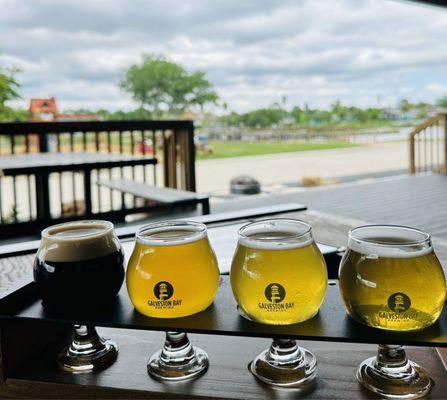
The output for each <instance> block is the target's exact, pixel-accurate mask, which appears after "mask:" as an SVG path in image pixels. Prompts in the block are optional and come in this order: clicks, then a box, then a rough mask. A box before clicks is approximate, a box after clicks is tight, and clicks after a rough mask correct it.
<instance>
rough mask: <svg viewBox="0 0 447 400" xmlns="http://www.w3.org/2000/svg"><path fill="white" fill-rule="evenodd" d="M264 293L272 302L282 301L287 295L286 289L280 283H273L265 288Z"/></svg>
mask: <svg viewBox="0 0 447 400" xmlns="http://www.w3.org/2000/svg"><path fill="white" fill-rule="evenodd" d="M264 294H265V297H266V299H267V300H268V301H270V302H271V303H281V302H282V301H283V300H284V298H285V297H286V289H284V286H282V285H280V284H279V283H271V284H270V285H268V286H267V287H266V288H265V292H264Z"/></svg>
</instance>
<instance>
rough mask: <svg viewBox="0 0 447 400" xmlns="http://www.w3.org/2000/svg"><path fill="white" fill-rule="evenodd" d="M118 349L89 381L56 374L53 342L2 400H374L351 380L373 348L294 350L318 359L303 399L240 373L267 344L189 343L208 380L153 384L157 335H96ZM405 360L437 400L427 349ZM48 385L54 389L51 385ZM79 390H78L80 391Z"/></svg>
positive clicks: (443, 377)
mask: <svg viewBox="0 0 447 400" xmlns="http://www.w3.org/2000/svg"><path fill="white" fill-rule="evenodd" d="M99 331H100V332H102V333H103V334H105V335H106V336H108V337H111V338H113V339H114V340H115V341H116V342H117V343H119V346H120V354H119V357H118V360H117V362H116V363H115V364H114V365H112V366H111V367H110V368H108V369H107V370H104V371H101V372H98V373H94V374H81V375H70V374H65V373H62V372H59V371H57V370H56V366H55V361H54V360H55V356H56V354H57V352H58V350H59V348H60V347H61V346H62V345H63V344H64V342H65V341H66V340H67V339H61V341H60V342H53V344H52V345H51V346H48V347H46V348H45V350H44V351H42V352H39V353H38V354H36V355H35V357H33V358H32V359H31V360H30V361H28V362H27V363H26V364H24V365H23V367H22V368H21V369H19V370H17V371H16V372H15V373H14V375H13V377H11V378H9V379H8V380H7V382H6V385H5V387H4V388H3V391H2V392H1V393H2V395H3V396H4V397H6V398H7V397H9V398H14V396H16V397H19V396H22V395H27V394H28V395H29V393H30V389H31V388H32V394H33V397H34V398H59V397H61V395H63V397H64V398H73V397H77V398H156V399H158V398H225V399H271V398H275V399H291V398H309V399H369V398H376V397H374V396H372V395H370V394H369V393H367V392H365V391H364V390H363V389H361V387H360V385H359V384H358V383H357V381H356V379H355V372H356V369H357V367H358V364H359V363H360V362H361V361H362V360H364V359H365V358H368V357H371V356H374V355H375V353H376V351H377V348H376V346H374V345H350V344H337V345H336V346H334V345H333V344H326V343H322V342H301V343H300V344H301V345H302V346H304V347H306V348H308V349H309V350H311V351H313V352H314V353H315V354H316V356H317V358H318V363H319V366H318V379H317V380H316V385H315V386H314V387H313V388H310V389H308V390H307V391H306V392H304V393H300V392H298V391H296V390H283V389H282V390H277V389H276V390H275V389H272V388H270V387H268V386H265V385H263V384H260V383H259V382H258V381H257V380H256V379H255V378H254V377H253V376H252V375H251V374H250V372H249V371H248V369H247V365H248V363H249V362H250V360H251V359H252V358H253V357H255V356H256V355H257V354H258V353H260V352H261V351H263V350H264V349H266V348H267V347H268V346H269V344H270V341H269V340H267V339H251V338H234V337H225V336H220V337H215V336H209V335H190V339H191V341H192V343H193V344H194V345H197V346H199V347H201V348H203V349H204V350H206V352H207V353H208V355H209V358H210V368H209V370H208V372H207V373H206V374H205V375H204V376H202V377H201V378H200V379H197V380H195V381H193V382H186V383H175V384H173V383H171V384H167V383H160V382H158V381H155V380H153V379H152V378H150V377H149V376H148V375H147V372H146V362H147V359H148V357H149V355H150V354H151V353H152V352H154V351H156V350H158V349H159V348H160V347H161V345H162V343H163V340H164V335H163V334H162V333H158V332H136V331H129V330H120V329H101V330H99ZM408 355H409V356H410V357H411V359H413V360H415V361H417V362H419V363H420V364H422V365H423V366H424V367H425V368H426V369H427V370H428V371H429V372H430V374H431V376H432V377H433V379H434V380H435V382H436V386H435V388H434V390H433V392H432V394H431V398H434V399H445V395H446V393H447V374H446V372H445V370H444V369H443V367H442V365H441V364H440V362H439V360H438V359H437V357H436V355H435V350H434V349H425V348H411V349H408ZM53 383H55V384H56V385H54V384H53ZM80 385H82V386H80Z"/></svg>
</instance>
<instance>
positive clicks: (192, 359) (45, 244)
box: [34, 218, 446, 399]
mask: <svg viewBox="0 0 447 400" xmlns="http://www.w3.org/2000/svg"><path fill="white" fill-rule="evenodd" d="M235 240H236V238H235ZM237 240H238V245H237V248H236V251H235V253H234V256H233V261H232V265H231V272H230V281H231V288H232V291H233V294H234V297H235V299H236V302H237V304H238V312H239V314H240V315H241V317H244V318H247V319H249V320H251V321H253V322H255V323H263V324H272V325H288V324H296V323H301V322H304V321H306V320H309V319H311V318H312V317H314V316H315V315H316V314H317V313H318V310H319V308H320V306H321V304H322V302H323V300H324V297H325V294H326V289H327V280H328V279H327V268H326V264H325V261H324V258H323V256H322V254H321V252H320V251H319V249H318V247H317V245H316V243H315V241H314V238H313V233H312V228H311V226H310V225H309V224H307V223H305V222H303V221H300V220H296V219H286V218H278V219H268V220H263V221H257V222H252V223H249V224H247V225H245V226H243V227H241V228H240V229H239V231H238V238H237ZM124 267H125V266H124V254H123V250H122V247H121V244H120V241H119V239H118V237H117V235H116V233H115V230H114V227H113V224H112V223H110V222H107V221H99V220H91V221H77V222H69V223H64V224H59V225H55V226H52V227H49V228H47V229H45V230H44V231H43V232H42V238H41V243H40V247H39V249H38V251H37V255H36V258H35V264H34V280H35V282H36V284H37V287H38V289H39V291H40V295H41V297H42V301H43V305H44V307H45V308H47V309H49V310H53V309H55V310H62V311H76V312H80V313H82V312H83V311H85V312H88V311H91V310H92V308H94V309H100V308H101V307H103V306H105V305H107V303H110V302H111V301H112V300H113V298H114V297H115V296H116V295H117V294H118V292H119V290H120V287H121V285H122V283H123V281H124V279H126V284H127V291H128V294H129V297H130V300H131V301H132V303H133V305H134V307H135V309H136V310H137V311H138V312H139V313H141V314H143V315H145V316H148V317H154V318H177V317H185V316H188V315H192V314H196V313H199V312H201V311H203V310H205V309H206V308H207V307H209V306H210V305H211V304H212V302H213V300H214V297H215V295H216V293H217V290H218V282H219V268H218V260H217V258H216V255H215V253H214V251H213V249H212V247H211V244H210V242H209V240H208V235H207V228H206V226H205V225H204V224H201V223H197V222H192V221H166V222H157V223H153V224H149V225H146V226H144V227H143V228H141V229H139V230H138V232H137V233H136V241H135V247H134V250H133V253H132V255H131V257H130V260H129V263H128V265H127V271H126V273H125V268H124ZM339 288H340V295H341V298H342V299H343V303H344V305H345V308H346V311H347V313H348V315H349V316H350V317H351V318H352V319H354V320H355V321H357V322H359V323H361V324H364V325H367V326H370V327H373V328H376V329H382V330H388V331H404V332H408V331H417V330H422V329H424V328H426V327H428V326H430V325H432V324H433V323H435V322H436V320H437V319H438V317H439V316H440V314H441V311H442V308H443V305H444V302H445V297H446V283H445V277H444V273H443V269H442V267H441V264H440V263H439V260H438V259H437V257H436V255H435V253H434V250H433V247H432V243H431V238H430V235H429V234H428V233H426V232H423V231H421V230H418V229H414V228H409V227H402V226H392V225H369V226H361V227H357V228H354V229H352V230H351V231H350V232H349V237H348V246H347V250H346V252H345V253H344V255H343V258H342V260H341V264H340V269H339ZM235 312H236V310H235ZM117 352H118V349H117V346H116V344H115V343H114V342H113V341H111V340H109V339H105V338H102V337H99V336H98V334H97V333H96V330H95V328H94V327H92V326H78V325H76V326H75V329H74V339H73V342H72V343H71V344H70V345H69V346H67V347H66V348H64V349H63V350H62V351H61V353H60V354H59V356H58V364H59V366H60V368H62V369H63V370H64V371H67V372H73V373H77V372H88V371H92V370H96V369H101V368H105V367H107V366H108V365H110V364H111V363H112V362H113V361H114V360H115V358H116V356H117ZM208 365H209V363H208V357H207V354H206V352H205V351H203V350H202V349H200V348H198V347H193V346H192V345H191V343H190V342H189V340H188V337H187V335H186V334H185V333H183V332H166V341H165V344H164V346H163V348H162V349H161V350H159V351H157V352H156V353H154V354H153V355H152V356H151V357H150V359H149V361H148V364H147V368H148V372H149V374H150V375H151V376H152V377H154V378H156V379H159V380H164V381H182V380H185V379H191V378H194V377H198V376H200V375H201V374H203V373H204V372H205V371H206V370H207V368H208ZM316 365H317V362H316V358H315V355H314V354H313V353H312V352H310V351H309V350H307V349H304V348H302V347H300V346H298V345H297V343H296V341H295V340H292V339H274V340H273V341H272V344H271V346H270V348H269V349H267V350H265V351H264V352H262V353H261V354H259V355H258V356H257V357H256V358H255V359H254V360H253V361H252V362H251V363H250V364H249V369H250V371H251V373H252V374H253V375H254V376H255V377H256V378H258V379H259V380H260V381H262V382H264V383H266V384H269V385H271V386H276V387H286V388H287V387H288V388H301V387H303V386H304V385H307V384H309V383H311V382H312V381H313V380H314V378H315V376H316V370H317V368H316ZM357 378H358V380H359V382H360V383H361V384H362V385H363V386H364V387H366V388H367V389H369V390H371V391H373V392H375V393H376V394H379V395H381V396H383V397H385V398H405V399H410V398H419V397H422V396H425V395H426V394H427V393H428V392H429V391H430V389H431V387H432V385H433V382H432V380H431V379H430V377H429V375H428V374H427V372H426V371H425V370H424V369H423V368H422V367H421V366H419V365H418V364H416V363H414V362H413V361H410V360H408V359H407V358H406V355H405V351H404V349H403V348H402V346H400V345H393V346H391V345H379V353H378V355H377V357H372V358H369V359H367V360H365V361H364V362H363V363H361V365H360V368H359V370H358V372H357Z"/></svg>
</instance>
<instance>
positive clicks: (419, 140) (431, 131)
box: [409, 114, 447, 174]
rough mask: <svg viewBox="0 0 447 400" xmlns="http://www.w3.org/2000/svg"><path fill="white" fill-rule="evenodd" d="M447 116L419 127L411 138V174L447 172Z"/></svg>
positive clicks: (441, 116) (411, 133) (442, 115)
mask: <svg viewBox="0 0 447 400" xmlns="http://www.w3.org/2000/svg"><path fill="white" fill-rule="evenodd" d="M446 136H447V114H438V115H436V116H434V117H432V118H430V119H428V120H427V121H425V122H424V123H422V124H421V125H419V126H417V127H416V128H415V129H414V130H413V131H412V132H410V136H409V144H410V173H411V174H415V173H422V172H431V171H433V172H443V173H445V172H446V165H447V163H446V161H447V140H446Z"/></svg>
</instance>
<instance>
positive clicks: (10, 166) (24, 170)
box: [0, 153, 157, 221]
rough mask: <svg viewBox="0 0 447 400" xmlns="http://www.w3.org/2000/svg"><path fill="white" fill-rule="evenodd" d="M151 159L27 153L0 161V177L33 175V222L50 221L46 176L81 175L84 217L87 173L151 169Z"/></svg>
mask: <svg viewBox="0 0 447 400" xmlns="http://www.w3.org/2000/svg"><path fill="white" fill-rule="evenodd" d="M156 163H157V159H155V158H147V157H141V156H132V155H125V154H106V153H27V154H13V155H8V156H1V157H0V176H1V175H3V176H13V177H14V176H17V175H35V177H36V208H37V219H38V220H41V221H48V220H49V219H50V190H49V180H48V178H49V174H51V173H53V172H65V171H73V172H74V171H79V172H82V173H83V175H84V201H85V215H86V217H88V216H90V215H91V210H92V199H91V172H92V171H93V170H95V169H100V168H114V167H129V166H135V165H151V164H152V165H154V164H156Z"/></svg>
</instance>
